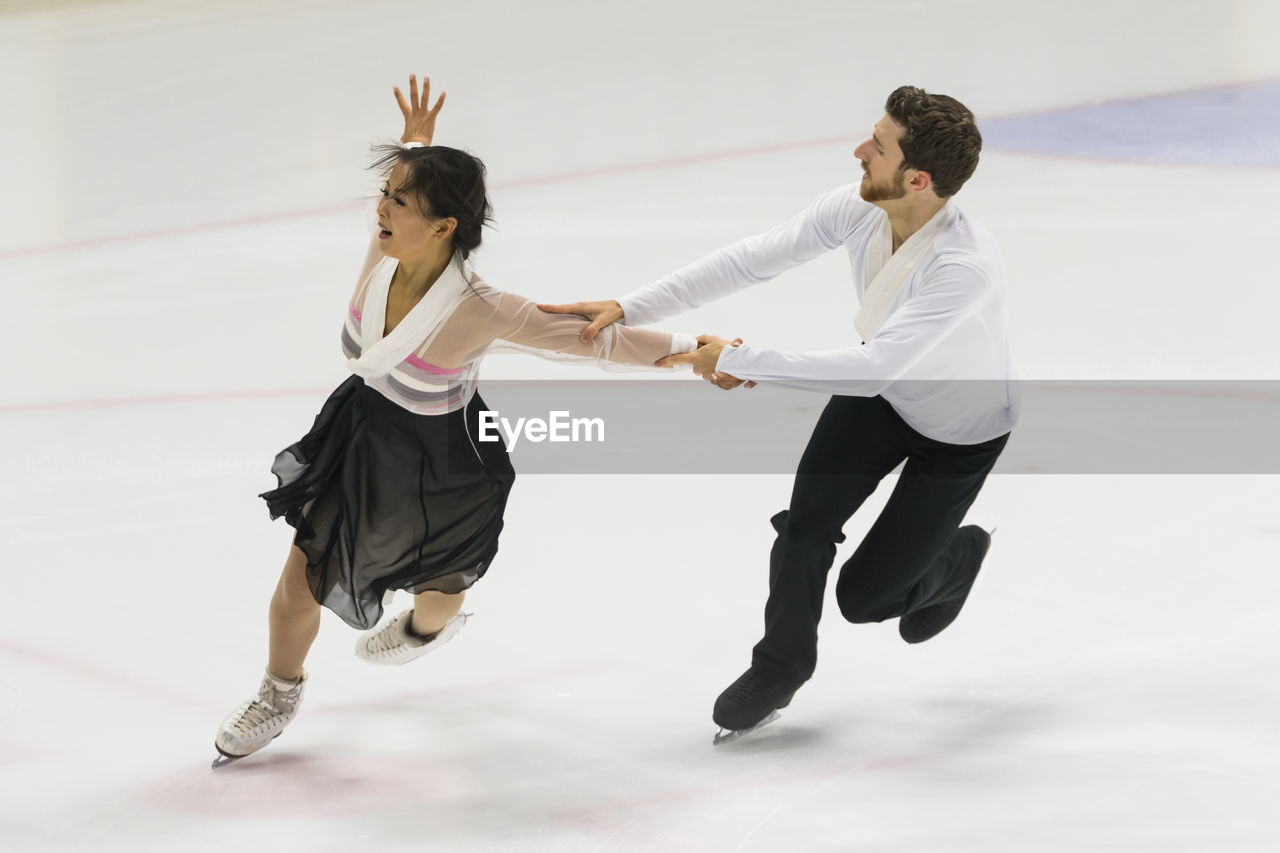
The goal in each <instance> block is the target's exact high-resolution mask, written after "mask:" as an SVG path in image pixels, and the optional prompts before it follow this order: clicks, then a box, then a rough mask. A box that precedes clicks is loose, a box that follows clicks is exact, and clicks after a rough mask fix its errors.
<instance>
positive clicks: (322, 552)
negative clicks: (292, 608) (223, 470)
mask: <svg viewBox="0 0 1280 853" xmlns="http://www.w3.org/2000/svg"><path fill="white" fill-rule="evenodd" d="M485 409H486V406H485V404H484V401H483V400H481V399H480V395H479V394H477V395H475V396H474V397H472V399H471V402H470V403H468V404H467V406H466V408H465V409H461V410H459V411H456V412H451V413H449V414H447V415H416V414H414V413H412V412H410V411H408V410H406V409H403V408H401V407H400V406H398V405H396V404H395V403H393V402H391V401H390V400H388V399H387V398H386V397H384V396H382V395H381V394H380V393H378V392H377V391H375V390H374V389H372V388H369V387H368V386H366V385H365V383H364V380H363V379H361V378H360V377H358V376H352V377H351V378H350V379H348V380H347V381H345V382H343V383H342V385H340V386H338V388H337V390H335V391H334V392H333V393H332V394H331V395H329V399H328V400H326V401H325V404H324V406H323V407H322V408H321V410H320V414H319V415H317V416H316V420H315V424H314V425H312V427H311V431H310V432H308V433H307V434H306V435H305V436H303V437H302V439H301V440H300V441H299V442H298V443H297V444H294V445H292V446H290V447H288V448H286V449H285V450H283V451H281V452H280V454H279V455H277V456H276V459H275V463H274V464H273V465H272V466H271V471H272V473H274V474H275V475H276V477H277V478H278V479H279V481H280V485H279V487H278V488H275V489H273V490H271V491H269V492H265V493H263V494H262V495H261V497H262V498H263V499H264V500H265V501H266V502H267V506H268V508H269V509H270V511H271V517H272V518H280V517H281V516H283V517H284V519H285V520H286V521H287V522H288V523H289V524H290V525H292V526H293V527H294V528H295V530H296V531H297V532H296V534H295V535H294V544H295V545H297V546H298V548H300V549H301V550H302V552H303V553H304V554H306V557H307V580H308V583H309V585H310V587H311V593H312V595H314V596H315V599H316V601H318V602H319V603H320V604H322V605H324V606H325V607H328V608H329V609H330V610H332V611H333V612H335V613H337V614H338V615H339V616H340V617H342V620H343V621H344V622H346V623H347V624H348V625H351V626H352V627H354V628H361V629H364V628H370V627H372V626H373V625H375V624H377V622H378V619H379V618H380V617H381V616H382V597H383V594H384V593H385V592H386V591H387V590H389V589H403V590H408V591H410V592H415V593H416V592H424V591H426V590H436V591H438V592H444V593H457V592H461V591H462V590H464V589H467V588H468V587H470V586H471V585H472V584H474V583H475V582H476V581H477V580H479V579H480V578H482V577H484V574H485V572H486V571H487V570H488V568H489V563H490V562H491V561H492V560H493V558H494V556H495V555H496V554H497V552H498V534H499V533H501V532H502V514H503V511H504V509H505V508H506V504H507V495H508V494H509V493H510V491H511V485H512V483H514V482H515V471H514V469H512V467H511V461H510V460H509V459H508V458H507V453H506V448H505V446H504V445H503V443H502V442H501V441H487V442H481V441H479V440H478V439H477V438H476V436H477V420H478V413H479V412H481V411H483V410H485Z"/></svg>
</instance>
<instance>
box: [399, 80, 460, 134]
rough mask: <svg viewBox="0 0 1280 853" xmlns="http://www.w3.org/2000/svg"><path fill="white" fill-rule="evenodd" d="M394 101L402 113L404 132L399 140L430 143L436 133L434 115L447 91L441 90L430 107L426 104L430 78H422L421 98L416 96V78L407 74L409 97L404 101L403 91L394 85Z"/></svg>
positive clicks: (429, 98)
mask: <svg viewBox="0 0 1280 853" xmlns="http://www.w3.org/2000/svg"><path fill="white" fill-rule="evenodd" d="M395 93H396V103H397V104H399V105H400V112H401V113H402V114H403V115H404V133H403V134H401V136H400V141H401V142H421V143H422V144H423V145H430V144H431V138H432V137H433V136H435V135H436V116H438V115H439V114H440V108H441V107H443V106H444V96H445V95H446V94H448V93H447V92H441V93H440V97H439V98H438V99H437V100H436V105H435V106H434V107H432V108H430V109H428V108H427V104H428V103H429V102H430V100H431V78H430V77H423V78H422V98H421V99H419V98H418V78H417V77H416V76H414V75H413V74H410V75H409V99H408V100H407V101H406V100H405V97H404V92H401V91H400V87H399V86H396V87H395Z"/></svg>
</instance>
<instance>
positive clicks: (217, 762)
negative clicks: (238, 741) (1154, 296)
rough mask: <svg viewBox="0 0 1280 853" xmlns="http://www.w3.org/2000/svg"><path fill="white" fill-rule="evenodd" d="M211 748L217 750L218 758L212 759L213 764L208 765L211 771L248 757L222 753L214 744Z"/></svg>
mask: <svg viewBox="0 0 1280 853" xmlns="http://www.w3.org/2000/svg"><path fill="white" fill-rule="evenodd" d="M213 748H214V749H217V750H218V757H217V758H215V759H213V764H211V765H209V767H210V769H212V770H217V769H218V768H219V767H226V766H227V765H228V764H232V763H234V762H236V761H239V760H240V759H242V758H247V757H248V756H244V755H232V754H231V753H229V752H223V751H222V750H221V749H218V745H217V744H216V743H215V744H214V745H213Z"/></svg>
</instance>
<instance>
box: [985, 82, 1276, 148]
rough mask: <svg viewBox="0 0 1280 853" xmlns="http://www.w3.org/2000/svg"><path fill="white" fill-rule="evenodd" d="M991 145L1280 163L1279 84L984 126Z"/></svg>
mask: <svg viewBox="0 0 1280 853" xmlns="http://www.w3.org/2000/svg"><path fill="white" fill-rule="evenodd" d="M978 120H979V127H980V128H981V130H982V138H983V144H984V147H986V148H989V149H994V150H1002V151H1019V152H1025V153H1029V154H1049V155H1057V156H1065V157H1083V158H1097V159H1103V160H1122V161H1125V162H1136V163H1172V164H1179V165H1208V166H1264V167H1267V166H1269V167H1276V166H1280V79H1275V80H1263V81H1259V82H1256V83H1243V84H1238V85H1232V86H1221V87H1217V88H1213V89H1203V90H1199V91H1194V92H1180V93H1175V94H1170V95H1156V96H1152V97H1144V98H1131V99H1126V100H1123V101H1108V102H1105V103H1100V104H1093V105H1090V106H1080V107H1070V108H1067V109H1061V110H1050V111H1046V112H1038V113H1032V114H1026V115H1018V116H1009V117H1006V118H995V119H988V120H986V121H983V120H982V118H981V117H979V119H978Z"/></svg>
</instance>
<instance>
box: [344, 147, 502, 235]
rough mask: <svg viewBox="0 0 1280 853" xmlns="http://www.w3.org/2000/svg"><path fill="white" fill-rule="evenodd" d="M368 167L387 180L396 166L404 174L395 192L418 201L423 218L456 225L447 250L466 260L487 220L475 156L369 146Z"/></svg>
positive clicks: (489, 210)
mask: <svg viewBox="0 0 1280 853" xmlns="http://www.w3.org/2000/svg"><path fill="white" fill-rule="evenodd" d="M373 154H374V161H373V164H372V165H371V166H370V167H369V168H370V169H373V170H374V171H376V172H378V173H379V174H381V175H389V174H390V173H391V170H392V169H394V168H395V167H396V166H397V165H400V164H404V166H405V167H406V169H407V172H408V174H407V176H406V177H405V181H404V183H403V184H401V185H400V191H401V192H403V193H405V194H406V195H409V196H411V197H413V198H416V199H417V200H418V207H419V209H420V210H421V211H422V215H423V216H427V217H432V218H436V219H445V218H448V217H452V218H454V219H456V220H458V227H457V228H456V229H454V232H453V248H454V250H455V251H458V252H461V253H462V257H464V258H466V257H468V256H469V255H470V254H471V253H472V252H474V251H475V250H476V249H478V248H480V239H481V234H480V229H481V228H483V227H484V226H485V225H487V224H488V223H490V222H492V221H493V206H492V205H491V204H490V203H489V194H488V192H487V191H486V190H485V186H484V174H485V170H484V163H483V162H481V160H480V158H479V157H476V156H474V155H472V154H468V153H467V152H466V151H459V150H458V149H457V148H448V147H446V146H444V145H427V146H423V147H421V148H401V147H400V146H399V145H375V146H374V147H373Z"/></svg>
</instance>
